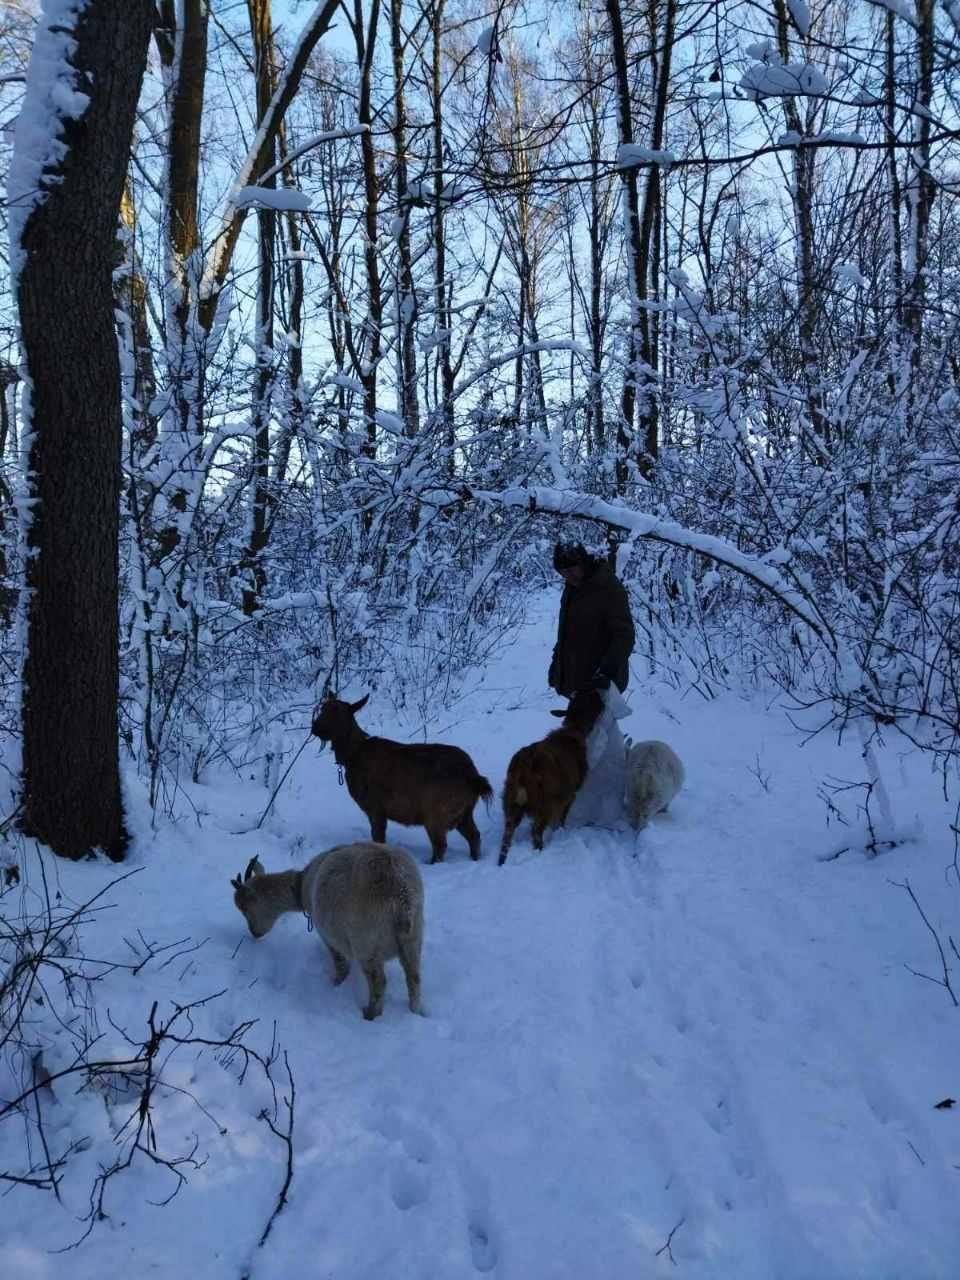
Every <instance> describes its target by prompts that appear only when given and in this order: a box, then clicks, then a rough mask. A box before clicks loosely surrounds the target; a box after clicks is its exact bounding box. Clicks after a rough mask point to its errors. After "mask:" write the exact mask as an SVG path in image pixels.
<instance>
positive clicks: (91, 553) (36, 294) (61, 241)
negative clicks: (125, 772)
mask: <svg viewBox="0 0 960 1280" xmlns="http://www.w3.org/2000/svg"><path fill="white" fill-rule="evenodd" d="M152 19H153V5H152V4H151V3H150V0H125V2H124V3H123V4H116V3H111V0H90V2H89V3H88V4H87V5H86V7H85V8H83V9H82V10H81V12H80V14H79V17H78V20H77V26H76V31H75V38H76V47H75V50H74V52H73V57H72V62H73V66H74V67H75V68H76V70H77V84H78V88H82V91H83V92H85V93H87V94H88V95H89V105H88V106H87V108H86V111H85V112H84V114H83V115H82V116H81V117H80V118H79V119H77V120H69V121H65V122H64V129H63V142H64V145H65V154H64V155H63V158H62V160H61V161H60V163H59V165H58V166H57V167H56V169H55V170H47V171H46V172H45V174H44V177H43V179H42V181H41V188H42V190H43V193H44V198H43V199H42V202H41V203H39V204H37V205H36V206H35V208H34V209H33V211H32V212H31V213H30V215H29V217H28V218H27V221H26V223H25V226H24V228H23V231H22V235H21V239H20V245H21V248H22V250H23V252H24V259H25V260H24V264H23V268H22V271H21V274H20V277H19V280H18V297H17V301H18V306H19V313H20V330H21V339H22V344H23V354H24V362H25V367H26V373H27V376H28V377H29V380H30V387H31V397H32V401H31V403H32V423H31V425H32V436H31V441H30V450H29V485H30V493H31V497H32V499H33V501H34V504H35V505H34V506H33V509H32V511H31V514H30V518H29V519H30V523H29V529H28V533H27V545H28V548H29V551H30V555H29V557H28V560H27V587H28V590H29V592H30V595H29V604H28V608H27V627H28V632H27V651H26V656H25V662H24V673H23V683H24V691H23V706H22V716H23V810H24V813H23V820H22V822H23V828H24V830H25V831H27V832H28V833H29V834H30V835H33V836H36V837H37V838H38V839H40V840H42V841H43V842H44V843H45V844H47V845H49V846H50V848H52V849H53V850H54V852H56V853H58V854H62V855H65V856H67V857H72V858H78V857H81V856H83V855H84V854H85V853H86V852H87V851H89V850H91V849H95V848H102V849H104V850H105V851H106V852H107V854H109V856H110V857H111V858H114V859H120V858H122V857H123V854H124V850H125V846H126V839H127V837H126V831H125V828H124V821H123V807H122V801H121V795H120V770H119V749H118V737H117V734H118V696H119V692H118V691H119V642H118V529H119V497H120V445H121V431H122V418H121V405H120V363H119V357H118V352H117V341H116V333H115V329H114V315H113V297H114V291H113V280H112V272H113V267H114V262H115V255H116V229H117V216H118V213H119V210H120V198H121V194H122V191H123V183H124V178H125V175H126V170H127V161H128V157H129V151H130V139H131V136H132V131H133V122H134V114H135V110H136V105H137V99H138V97H139V93H140V86H141V82H142V80H143V73H144V68H145V66H146V58H147V42H148V39H149V35H150V28H151V23H152ZM24 114H25V115H26V114H27V113H26V112H25V113H24ZM18 141H19V140H18ZM65 263H69V270H65V269H64V264H65Z"/></svg>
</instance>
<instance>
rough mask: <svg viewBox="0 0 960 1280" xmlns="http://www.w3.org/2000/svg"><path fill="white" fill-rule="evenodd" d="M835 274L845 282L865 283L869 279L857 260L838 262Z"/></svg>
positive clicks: (834, 269)
mask: <svg viewBox="0 0 960 1280" xmlns="http://www.w3.org/2000/svg"><path fill="white" fill-rule="evenodd" d="M833 274H834V275H835V276H836V277H837V279H838V280H841V281H843V282H844V283H845V284H855V285H865V284H868V283H869V281H868V280H867V277H866V276H865V275H864V274H863V272H862V271H861V270H860V268H859V267H858V266H857V264H856V263H855V262H838V263H837V265H836V266H835V267H834V268H833Z"/></svg>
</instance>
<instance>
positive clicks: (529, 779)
mask: <svg viewBox="0 0 960 1280" xmlns="http://www.w3.org/2000/svg"><path fill="white" fill-rule="evenodd" d="M602 712H603V699H602V698H601V697H600V695H599V693H597V691H596V690H595V689H587V690H584V691H583V692H581V693H575V694H574V695H573V697H572V698H571V699H570V705H569V706H568V707H567V709H566V711H553V712H551V715H555V716H563V725H562V727H561V728H559V729H554V730H553V732H552V733H548V734H547V736H546V737H545V738H541V740H540V741H539V742H533V743H531V744H530V746H529V747H521V748H520V750H519V751H518V752H517V753H516V754H515V755H514V757H513V759H512V760H511V761H510V764H509V765H508V767H507V781H506V783H505V785H504V788H503V818H504V825H503V843H502V844H501V846H500V860H499V862H498V863H497V865H498V866H500V867H502V866H503V864H504V863H505V862H506V860H507V853H508V852H509V849H510V845H511V843H512V842H513V833H514V832H515V831H516V829H517V827H518V826H519V824H520V823H521V822H522V821H523V819H524V818H525V817H526V816H527V815H528V814H529V816H530V820H531V822H532V825H533V832H532V835H533V847H534V848H535V849H537V850H542V849H543V833H544V831H545V830H546V828H547V827H548V826H552V827H562V826H563V824H564V823H565V822H566V820H567V814H568V813H569V812H570V806H571V805H572V804H573V799H574V796H575V795H576V794H577V792H578V791H579V790H580V787H581V786H582V785H583V780H584V778H585V777H586V776H587V734H588V733H589V732H590V730H591V729H592V728H593V726H594V725H595V724H596V722H597V720H598V719H599V718H600V715H601V714H602Z"/></svg>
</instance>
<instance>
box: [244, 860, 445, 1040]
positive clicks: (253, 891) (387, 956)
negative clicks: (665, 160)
mask: <svg viewBox="0 0 960 1280" xmlns="http://www.w3.org/2000/svg"><path fill="white" fill-rule="evenodd" d="M230 885H231V887H232V889H233V901H234V903H235V905H236V907H237V909H238V910H239V911H242V912H243V916H244V919H245V920H246V922H247V927H248V928H249V930H250V932H251V933H252V934H253V936H254V937H255V938H262V937H263V935H264V934H265V933H269V932H270V930H271V929H272V928H273V926H274V924H275V922H276V920H277V918H278V917H279V916H281V915H283V913H284V912H286V911H302V912H304V914H305V915H306V916H307V917H308V918H309V920H310V921H311V923H312V925H315V926H316V929H317V933H319V935H320V936H321V937H322V938H323V940H324V942H325V943H326V944H327V949H328V950H329V952H330V954H331V956H332V957H333V969H334V978H333V982H334V986H339V985H340V983H341V982H343V981H344V979H345V978H346V976H347V974H348V973H349V972H350V961H351V960H356V962H357V964H359V965H360V967H361V969H362V970H363V972H364V976H365V977H366V979H367V988H368V992H369V1002H368V1003H367V1005H366V1006H365V1007H364V1010H363V1016H364V1017H365V1018H366V1019H367V1021H368V1022H369V1021H371V1020H372V1019H374V1018H376V1017H379V1015H380V1014H381V1013H382V1012H383V993H384V989H385V987H386V985H387V980H386V976H385V974H384V971H383V965H384V961H385V960H392V959H394V958H395V957H399V960H400V963H401V965H402V966H403V972H404V974H405V975H406V979H407V994H408V996H409V1000H410V1012H411V1013H422V1012H423V1010H422V1008H421V1006H420V948H421V946H422V944H423V882H422V881H421V879H420V872H419V871H418V870H417V864H416V862H414V860H413V858H411V857H410V855H409V853H406V852H405V851H404V850H403V849H395V848H392V847H391V846H390V845H384V844H370V843H368V842H367V841H364V842H362V843H360V844H343V845H338V846H337V847H336V848H335V849H330V850H328V851H327V852H326V853H318V854H317V856H316V857H315V858H314V859H313V860H312V861H311V862H309V863H308V864H307V865H306V866H305V867H304V868H303V870H302V871H280V872H277V873H275V874H273V875H271V874H268V873H267V872H266V871H264V869H263V867H262V866H261V864H260V859H259V858H251V859H250V861H249V863H248V864H247V869H246V871H245V873H244V876H243V879H242V880H241V879H240V877H239V875H238V876H237V877H236V878H235V879H233V880H231V881H230Z"/></svg>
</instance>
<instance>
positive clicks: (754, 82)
mask: <svg viewBox="0 0 960 1280" xmlns="http://www.w3.org/2000/svg"><path fill="white" fill-rule="evenodd" d="M740 91H741V93H742V94H743V95H744V97H745V98H749V99H750V101H751V102H759V101H760V99H761V98H800V97H806V98H822V97H823V96H824V95H825V94H827V93H829V92H830V85H829V84H828V83H827V79H826V77H825V76H824V74H823V72H822V71H818V70H817V68H816V67H812V66H810V64H809V63H806V62H786V63H783V64H779V63H772V64H770V63H766V62H755V63H754V64H753V66H752V67H748V68H747V69H746V71H745V72H744V74H743V78H742V79H741V81H740Z"/></svg>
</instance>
